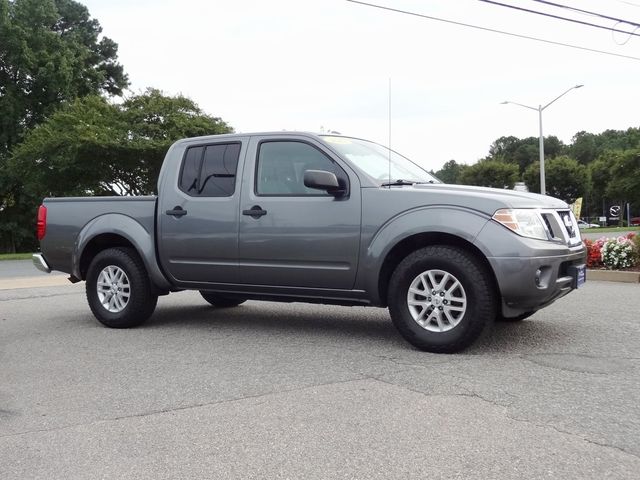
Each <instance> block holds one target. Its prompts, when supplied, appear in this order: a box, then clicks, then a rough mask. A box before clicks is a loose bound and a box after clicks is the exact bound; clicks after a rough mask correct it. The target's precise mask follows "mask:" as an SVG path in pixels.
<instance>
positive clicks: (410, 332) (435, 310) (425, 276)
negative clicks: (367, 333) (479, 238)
mask: <svg viewBox="0 0 640 480" xmlns="http://www.w3.org/2000/svg"><path fill="white" fill-rule="evenodd" d="M388 304H389V312H390V314H391V319H392V321H393V323H394V325H395V326H396V328H397V329H398V330H399V332H400V334H401V335H402V336H403V337H404V338H405V339H406V340H407V341H408V342H409V343H411V344H412V345H414V346H416V347H417V348H419V349H420V350H424V351H428V352H435V353H454V352H458V351H460V350H463V349H464V348H466V347H468V346H469V345H471V343H473V342H474V341H475V340H476V339H477V338H478V337H479V336H480V335H481V334H482V332H483V331H484V329H485V328H486V327H487V325H488V324H489V323H491V321H492V320H493V319H494V318H495V316H496V295H495V291H494V288H493V285H492V282H491V280H490V277H489V274H488V273H487V271H486V269H485V267H484V266H483V265H482V264H481V263H480V262H479V261H478V260H477V259H476V258H475V257H474V256H473V255H471V254H470V253H468V252H466V251H465V250H462V249H460V248H456V247H448V246H430V247H425V248H421V249H419V250H416V251H415V252H413V253H411V254H409V255H408V256H407V257H406V258H405V259H404V260H402V261H401V262H400V264H399V265H398V266H397V267H396V269H395V271H394V272H393V275H392V276H391V281H390V282H389V293H388Z"/></svg>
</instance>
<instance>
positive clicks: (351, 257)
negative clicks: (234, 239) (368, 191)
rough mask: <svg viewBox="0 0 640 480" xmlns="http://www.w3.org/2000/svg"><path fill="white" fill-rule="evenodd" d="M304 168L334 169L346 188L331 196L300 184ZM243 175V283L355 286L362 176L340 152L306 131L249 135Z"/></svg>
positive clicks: (342, 287)
mask: <svg viewBox="0 0 640 480" xmlns="http://www.w3.org/2000/svg"><path fill="white" fill-rule="evenodd" d="M305 170H328V171H331V172H333V173H335V174H336V176H337V177H338V179H340V181H341V182H342V183H343V184H344V185H345V186H346V188H347V190H348V193H347V195H345V196H344V197H340V198H336V197H333V196H331V195H329V194H327V193H326V192H323V191H320V190H313V189H310V188H307V187H305V186H304V181H303V176H304V171H305ZM243 180H244V181H243V186H242V198H241V205H240V210H241V215H240V237H239V239H240V245H239V258H240V281H241V282H242V283H246V284H252V285H268V286H287V287H307V288H330V289H351V288H353V284H354V281H355V275H356V270H357V259H358V252H359V244H360V216H361V200H360V198H361V197H360V184H359V181H358V178H357V176H356V175H355V173H354V172H353V171H352V170H350V169H349V167H348V166H347V165H346V164H344V163H342V161H341V159H339V158H338V157H336V156H335V155H334V154H333V153H332V152H330V151H328V150H327V149H326V148H325V147H324V145H322V143H320V142H318V141H315V140H314V139H313V138H310V137H300V138H296V137H285V136H283V137H282V138H278V137H275V136H264V137H260V136H254V137H252V138H251V141H250V144H249V150H248V153H247V160H246V169H245V173H244V179H243ZM252 213H254V214H252Z"/></svg>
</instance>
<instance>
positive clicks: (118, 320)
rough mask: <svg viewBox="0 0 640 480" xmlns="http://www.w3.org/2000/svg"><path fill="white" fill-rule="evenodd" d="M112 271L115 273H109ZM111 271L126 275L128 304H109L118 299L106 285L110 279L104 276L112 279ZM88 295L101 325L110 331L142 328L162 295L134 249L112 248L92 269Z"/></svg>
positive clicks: (96, 261)
mask: <svg viewBox="0 0 640 480" xmlns="http://www.w3.org/2000/svg"><path fill="white" fill-rule="evenodd" d="M109 268H111V270H108V269H109ZM111 271H115V272H118V271H122V272H124V274H125V275H126V277H124V278H126V283H122V284H121V285H123V286H122V288H121V290H122V291H123V294H122V295H126V293H128V295H129V296H128V298H127V299H126V302H124V303H122V302H121V304H118V305H112V304H111V303H109V300H110V299H111V298H112V297H113V296H115V295H114V293H113V292H112V291H111V288H110V287H108V285H107V286H105V285H104V282H103V281H102V280H104V279H105V278H106V277H105V276H104V275H108V274H109V272H111ZM102 272H105V273H104V275H103V276H101V274H102ZM99 278H100V279H101V285H100V292H99V291H98V288H99V286H98V281H99ZM112 285H113V284H112ZM118 285H120V284H118ZM114 288H116V287H114ZM116 289H117V288H116ZM86 291H87V301H88V302H89V306H90V307H91V311H92V312H93V314H94V315H95V317H96V318H97V319H98V321H99V322H100V323H102V324H103V325H105V326H107V327H109V328H131V327H137V326H138V325H141V324H142V323H144V321H145V320H147V319H148V318H149V317H150V316H151V314H152V313H153V311H154V310H155V308H156V303H157V302H158V295H156V294H155V293H154V292H153V289H152V286H151V282H150V281H149V275H148V273H147V270H146V268H145V266H144V263H143V262H142V260H141V259H140V257H139V256H138V253H137V252H136V251H135V250H133V249H132V248H125V247H117V248H109V249H107V250H103V251H102V252H100V253H98V254H97V255H96V256H95V258H94V259H93V261H92V262H91V265H89V270H88V272H87V279H86ZM124 292H126V293H124ZM109 294H111V297H109ZM101 295H102V300H101V298H100V296H101ZM117 295H120V294H119V293H118V294H117ZM103 301H104V302H107V305H104V304H103ZM120 307H121V309H120V310H119V311H109V308H114V309H116V310H117V309H118V308H120Z"/></svg>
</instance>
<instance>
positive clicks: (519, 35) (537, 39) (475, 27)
mask: <svg viewBox="0 0 640 480" xmlns="http://www.w3.org/2000/svg"><path fill="white" fill-rule="evenodd" d="M346 1H347V2H350V3H357V4H359V5H364V6H366V7H373V8H379V9H381V10H388V11H390V12H396V13H402V14H405V15H411V16H414V17H420V18H426V19H428V20H434V21H436V22H443V23H450V24H452V25H458V26H460V27H468V28H474V29H476V30H482V31H485V32H492V33H499V34H501V35H507V36H510V37H516V38H524V39H526V40H535V41H537V42H542V43H548V44H551V45H560V46H562V47H568V48H574V49H577V50H584V51H587V52H593V53H600V54H602V55H610V56H613V57H620V58H628V59H630V60H637V61H640V57H634V56H631V55H623V54H621V53H614V52H607V51H605V50H597V49H595V48H588V47H581V46H580V45H572V44H570V43H562V42H556V41H554V40H547V39H544V38H537V37H530V36H528V35H521V34H519V33H512V32H505V31H503V30H496V29H493V28H487V27H481V26H479V25H471V24H470V23H463V22H456V21H454V20H448V19H446V18H438V17H432V16H430V15H424V14H422V13H416V12H410V11H407V10H400V9H397V8H391V7H386V6H384V5H376V4H375V3H367V2H362V1H359V0H346Z"/></svg>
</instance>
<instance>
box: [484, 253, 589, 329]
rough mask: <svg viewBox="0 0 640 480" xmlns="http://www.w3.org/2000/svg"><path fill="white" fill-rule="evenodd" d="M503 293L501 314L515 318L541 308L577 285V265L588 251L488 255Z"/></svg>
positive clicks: (581, 262)
mask: <svg viewBox="0 0 640 480" xmlns="http://www.w3.org/2000/svg"><path fill="white" fill-rule="evenodd" d="M489 262H490V263H491V266H492V267H493V270H494V272H495V274H496V279H497V280H498V286H499V288H500V293H501V295H502V314H503V316H504V317H514V316H517V315H519V314H521V313H525V312H532V311H536V310H539V309H541V308H543V307H546V306H547V305H549V304H551V303H553V302H554V301H556V300H557V299H559V298H561V297H563V296H565V295H566V294H567V293H569V292H570V291H571V290H574V289H575V288H576V274H575V270H576V268H579V267H581V266H584V263H585V250H584V248H581V249H578V250H576V251H573V252H571V253H570V254H567V255H559V256H541V257H525V258H522V257H521V258H518V257H508V258H489Z"/></svg>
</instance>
